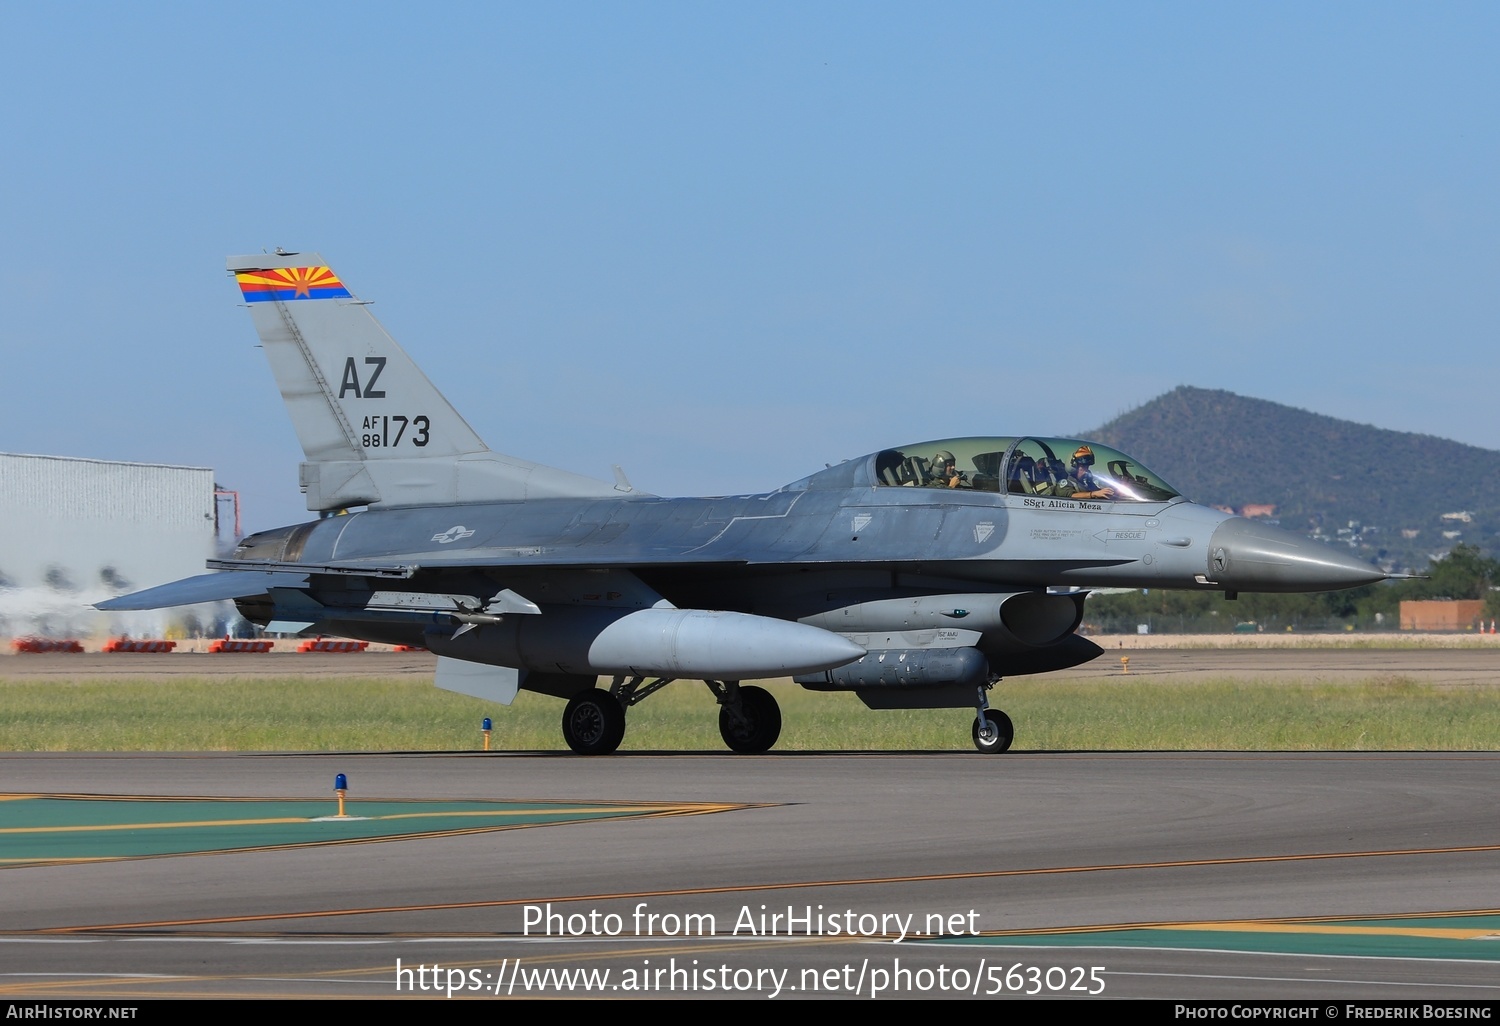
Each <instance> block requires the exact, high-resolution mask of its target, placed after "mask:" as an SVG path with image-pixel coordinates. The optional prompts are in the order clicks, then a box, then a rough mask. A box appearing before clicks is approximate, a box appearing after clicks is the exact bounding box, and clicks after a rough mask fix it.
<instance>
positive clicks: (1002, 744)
mask: <svg viewBox="0 0 1500 1026" xmlns="http://www.w3.org/2000/svg"><path fill="white" fill-rule="evenodd" d="M984 718H985V719H987V720H989V721H990V725H991V726H992V727H994V728H995V736H994V737H993V738H981V737H980V736H979V717H977V716H976V717H974V747H975V748H977V749H979V750H980V751H981V752H984V753H985V754H986V755H998V754H999V753H1001V752H1004V751H1008V750H1009V749H1010V743H1011V741H1013V740H1015V736H1016V728H1015V725H1014V724H1012V723H1011V722H1010V717H1009V716H1007V715H1005V714H1004V713H1003V712H1001V711H1000V710H999V709H986V710H985V711H984Z"/></svg>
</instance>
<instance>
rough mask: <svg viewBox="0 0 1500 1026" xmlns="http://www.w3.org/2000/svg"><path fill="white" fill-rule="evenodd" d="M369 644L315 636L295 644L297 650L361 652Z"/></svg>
mask: <svg viewBox="0 0 1500 1026" xmlns="http://www.w3.org/2000/svg"><path fill="white" fill-rule="evenodd" d="M369 646H370V643H369V642H368V641H325V640H324V639H323V638H317V639H315V640H312V641H304V642H303V643H302V644H300V645H298V646H297V651H298V652H363V651H364V650H365V649H366V648H368V647H369Z"/></svg>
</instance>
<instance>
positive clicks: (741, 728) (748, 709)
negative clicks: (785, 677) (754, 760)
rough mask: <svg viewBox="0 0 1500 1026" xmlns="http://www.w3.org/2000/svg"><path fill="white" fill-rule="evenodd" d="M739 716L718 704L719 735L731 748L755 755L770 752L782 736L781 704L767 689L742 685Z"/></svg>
mask: <svg viewBox="0 0 1500 1026" xmlns="http://www.w3.org/2000/svg"><path fill="white" fill-rule="evenodd" d="M739 692H740V715H739V717H738V718H736V717H735V715H734V713H733V711H731V710H730V708H729V707H728V706H727V705H721V706H719V735H720V736H721V737H723V739H724V743H725V744H726V745H728V746H729V749H730V751H733V752H744V753H746V754H749V755H755V754H757V753H760V752H764V751H768V750H769V749H770V747H771V746H772V745H774V744H775V743H776V739H777V738H778V737H780V736H781V706H779V705H777V704H776V699H775V697H774V696H772V694H771V693H770V692H769V691H767V690H766V689H765V688H758V687H755V686H754V685H751V686H750V687H742V688H740V689H739Z"/></svg>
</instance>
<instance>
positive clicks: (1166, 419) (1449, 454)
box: [1082, 385, 1500, 570]
mask: <svg viewBox="0 0 1500 1026" xmlns="http://www.w3.org/2000/svg"><path fill="white" fill-rule="evenodd" d="M1082 437H1085V438H1091V439H1096V440H1098V441H1100V442H1103V443H1104V444H1106V445H1110V446H1113V447H1115V448H1117V449H1120V450H1121V451H1123V452H1126V453H1129V454H1130V455H1132V456H1134V457H1136V458H1137V459H1139V460H1140V461H1141V462H1143V463H1144V464H1146V466H1148V467H1150V468H1151V469H1152V470H1153V471H1154V472H1156V473H1157V474H1160V475H1161V476H1162V477H1163V478H1165V479H1166V480H1167V481H1168V482H1169V483H1170V484H1171V485H1172V486H1173V487H1174V488H1176V489H1178V490H1179V491H1181V492H1182V493H1183V494H1184V495H1186V496H1187V497H1188V498H1190V499H1192V500H1194V501H1195V502H1200V503H1204V504H1207V505H1215V506H1221V507H1229V508H1232V509H1235V510H1239V511H1244V510H1245V509H1246V507H1252V508H1253V507H1257V506H1260V507H1264V506H1274V507H1275V512H1274V514H1273V515H1272V518H1273V519H1275V520H1278V521H1280V525H1281V526H1282V527H1283V528H1285V529H1287V530H1291V531H1296V532H1298V533H1301V534H1307V535H1310V536H1312V537H1317V538H1322V539H1324V540H1327V541H1329V542H1330V543H1331V544H1337V545H1339V546H1341V547H1344V546H1347V547H1348V548H1349V549H1351V550H1353V551H1356V552H1359V553H1360V554H1361V555H1365V556H1368V557H1369V558H1370V559H1372V560H1373V561H1375V562H1377V563H1379V564H1381V565H1382V566H1387V567H1388V568H1391V569H1396V570H1402V569H1415V568H1421V567H1423V566H1426V564H1427V563H1428V561H1429V560H1430V559H1432V558H1433V557H1437V556H1441V555H1443V554H1445V553H1446V552H1447V551H1448V550H1449V549H1451V548H1452V546H1453V545H1455V544H1457V543H1459V542H1464V543H1468V544H1471V545H1476V546H1478V547H1480V548H1481V549H1484V550H1485V551H1486V552H1487V553H1490V554H1493V551H1494V549H1495V548H1496V543H1497V540H1500V539H1497V536H1496V531H1495V526H1494V525H1496V524H1497V523H1500V496H1497V495H1496V492H1495V489H1494V487H1493V482H1494V481H1496V480H1500V451H1495V450H1492V449H1485V448H1482V447H1480V446H1475V445H1468V444H1466V443H1463V442H1455V441H1452V440H1451V439H1445V438H1440V437H1438V436H1435V435H1425V434H1417V433H1413V432H1402V431H1395V430H1392V429H1390V428H1381V427H1377V426H1375V425H1371V424H1359V423H1356V422H1354V421H1348V420H1340V419H1338V418H1335V417H1330V416H1327V415H1326V414H1320V413H1315V412H1312V411H1310V410H1303V409H1298V408H1296V407H1291V406H1285V405H1282V404H1280V403H1275V402H1272V401H1270V400H1267V399H1256V398H1253V397H1247V396H1241V395H1237V394H1236V393H1234V392H1229V391H1225V390H1221V389H1205V388H1197V387H1193V386H1190V385H1181V386H1178V387H1177V388H1174V389H1172V390H1171V391H1170V392H1167V393H1164V394H1163V395H1160V396H1157V397H1156V398H1155V399H1152V400H1150V401H1149V402H1147V403H1144V404H1143V405H1141V406H1138V407H1136V408H1135V409H1132V410H1128V411H1126V412H1125V413H1122V414H1120V415H1119V416H1117V417H1115V418H1113V419H1112V420H1110V421H1108V422H1107V423H1105V424H1104V425H1102V426H1101V427H1099V428H1096V429H1094V430H1093V431H1089V432H1083V433H1082ZM1445 515H1446V518H1445ZM1463 516H1467V517H1468V520H1464V519H1463ZM1351 522H1352V523H1351ZM1454 532H1456V533H1454Z"/></svg>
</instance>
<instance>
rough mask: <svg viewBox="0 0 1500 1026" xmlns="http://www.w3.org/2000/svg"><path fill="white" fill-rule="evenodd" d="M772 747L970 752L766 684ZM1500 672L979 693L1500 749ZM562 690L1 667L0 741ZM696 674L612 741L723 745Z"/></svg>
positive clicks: (999, 699)
mask: <svg viewBox="0 0 1500 1026" xmlns="http://www.w3.org/2000/svg"><path fill="white" fill-rule="evenodd" d="M772 690H773V692H774V693H775V695H776V697H777V699H778V701H779V702H780V703H781V706H782V710H783V713H784V719H785V725H784V727H783V730H782V734H781V740H780V741H779V742H778V744H777V745H776V748H777V750H782V751H871V750H876V751H881V750H897V751H900V750H929V751H930V750H938V751H943V750H948V751H972V750H973V749H972V746H971V744H970V739H969V728H970V724H971V723H972V722H973V714H972V713H971V712H966V711H964V710H961V709H950V710H916V711H896V712H871V711H869V710H867V709H865V708H864V706H863V705H861V704H860V703H859V701H858V699H856V698H854V696H852V695H847V694H817V693H811V692H806V691H803V690H801V689H800V688H796V687H792V686H787V685H777V686H775V687H773V688H772ZM1497 699H1500V688H1497V689H1488V688H1485V689H1478V690H1475V689H1469V690H1453V689H1442V688H1437V687H1433V686H1431V685H1427V684H1423V683H1419V682H1417V681H1414V680H1411V679H1408V678H1403V677H1383V678H1375V679H1370V680H1363V681H1354V682H1349V683H1339V684H1308V685H1301V686H1299V685H1288V684H1286V683H1284V682H1276V683H1272V682H1258V681H1254V680H1248V681H1247V680H1244V679H1235V680H1208V681H1204V682H1201V683H1183V682H1181V681H1172V682H1170V683H1167V682H1165V681H1154V680H1153V679H1152V678H1151V677H1149V676H1145V675H1143V676H1140V677H1133V678H1132V679H1130V680H1129V681H1122V680H1105V681H1028V680H1024V679H1023V680H1019V681H1007V682H1005V683H1003V684H1002V685H1000V686H999V687H997V688H996V689H995V690H994V691H993V692H992V693H991V697H990V701H991V704H992V705H994V706H997V707H999V708H1002V709H1004V710H1005V711H1006V712H1007V713H1009V714H1010V716H1011V717H1012V719H1013V720H1014V721H1015V723H1016V740H1015V748H1016V749H1017V750H1021V751H1027V750H1046V751H1078V750H1227V751H1263V750H1306V751H1317V750H1327V751H1371V750H1450V751H1475V750H1494V749H1496V748H1500V701H1497ZM562 708H563V704H562V702H561V701H558V700H556V699H549V698H546V697H544V696H540V695H534V694H529V693H524V692H523V693H522V695H521V696H520V698H519V699H518V700H517V702H516V704H515V705H513V706H511V707H510V708H508V709H506V708H500V707H497V706H493V705H489V704H487V703H484V702H480V701H478V700H476V699H471V698H466V697H464V696H461V695H454V694H450V693H448V692H444V691H439V690H437V689H436V688H434V687H433V686H432V685H431V684H430V683H427V682H425V681H411V680H392V679H368V680H361V679H339V680H330V681H316V680H312V679H307V678H266V679H232V678H231V679H218V678H216V679H196V680H194V679H188V680H182V679H172V680H164V681H150V680H126V681H118V680H116V681H109V680H97V681H87V680H85V681H71V682H52V681H43V682H37V681H15V682H0V749H3V750H7V751H24V752H36V751H79V752H84V751H453V750H475V749H478V748H480V747H481V744H482V741H481V734H480V722H481V720H482V719H483V718H484V717H485V716H490V717H491V718H492V719H493V721H494V725H495V731H494V734H493V735H492V739H491V747H492V748H495V749H501V750H511V751H531V750H539V749H540V750H553V751H556V750H562V749H564V747H565V746H564V745H563V742H562V738H561V733H560V729H559V724H560V721H561V717H562ZM717 722H718V721H717V713H716V708H715V706H714V702H713V698H712V697H711V696H710V695H709V693H708V690H707V689H706V688H704V687H702V686H701V685H696V684H686V683H679V684H675V685H672V686H670V687H668V688H665V689H664V690H662V691H661V692H659V693H658V694H656V695H654V696H652V697H651V698H650V699H648V700H647V701H646V702H644V703H642V704H641V705H639V706H637V707H636V708H634V709H632V710H631V712H630V729H629V732H628V733H627V734H626V737H625V743H624V745H623V746H622V748H621V751H625V752H629V751H652V750H668V751H711V752H722V751H724V750H725V749H724V745H723V742H722V741H721V740H720V738H719V734H718V727H717Z"/></svg>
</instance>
